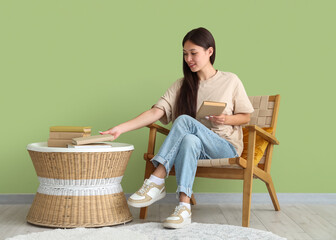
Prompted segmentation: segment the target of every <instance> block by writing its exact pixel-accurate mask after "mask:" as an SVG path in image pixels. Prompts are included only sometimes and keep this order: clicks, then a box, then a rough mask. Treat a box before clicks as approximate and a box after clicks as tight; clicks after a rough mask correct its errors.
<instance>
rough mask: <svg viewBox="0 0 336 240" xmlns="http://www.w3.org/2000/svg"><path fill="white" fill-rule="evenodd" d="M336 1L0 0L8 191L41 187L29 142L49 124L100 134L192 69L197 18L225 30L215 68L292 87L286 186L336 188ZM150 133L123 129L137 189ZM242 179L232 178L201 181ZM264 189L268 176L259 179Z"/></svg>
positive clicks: (285, 94) (2, 177) (282, 121)
mask: <svg viewBox="0 0 336 240" xmlns="http://www.w3.org/2000/svg"><path fill="white" fill-rule="evenodd" d="M335 10H336V4H335V1H333V0H330V1H323V0H322V1H317V0H316V1H308V0H284V1H272V0H271V1H270V0H267V1H266V0H263V1H261V0H260V1H257V0H254V1H252V0H251V1H243V0H237V1H226V0H225V1H199V0H197V1H196V0H193V1H158V0H152V1H144V0H143V1H102V0H96V1H87V0H78V1H77V0H76V1H69V0H58V1H46V0H41V1H37V0H32V1H24V0H22V1H15V0H8V1H3V0H0V31H1V32H0V34H1V35H0V68H1V70H0V81H1V88H0V91H1V94H0V104H1V118H0V121H1V122H0V123H1V125H0V126H1V138H0V139H1V140H0V146H1V150H0V164H1V165H0V193H34V192H35V191H36V189H37V186H38V181H37V177H36V174H35V171H34V168H33V165H32V163H31V160H30V158H29V155H28V153H27V151H26V145H27V144H28V143H32V142H40V141H45V140H47V138H48V131H49V126H53V125H90V126H92V127H93V134H98V131H99V130H106V129H108V128H110V127H112V126H115V125H117V124H119V123H121V122H123V121H126V120H129V119H130V118H133V117H135V116H137V115H138V114H140V113H141V112H143V111H145V110H147V109H149V108H150V107H151V106H152V105H153V104H154V103H155V102H156V101H157V100H158V99H159V97H160V96H161V95H162V94H163V93H164V91H165V90H166V89H167V88H168V87H169V86H170V85H171V84H172V83H173V82H174V81H175V80H176V79H177V78H179V77H181V76H182V46H181V41H182V38H183V36H184V35H185V34H186V33H187V32H188V31H189V30H191V29H193V28H196V27H199V26H203V27H206V28H208V29H209V30H210V31H211V32H212V33H213V35H214V37H215V39H216V43H217V59H216V62H215V68H216V69H220V70H222V71H230V72H234V73H236V74H238V76H239V77H240V79H241V80H242V81H243V83H244V85H245V88H246V90H247V93H248V94H249V95H269V94H281V96H282V100H281V104H280V115H279V121H278V129H277V137H278V139H279V141H280V146H276V147H275V151H274V157H273V164H272V175H273V180H274V183H275V188H276V190H277V191H278V192H300V193H305V192H314V193H320V192H325V193H330V192H335V186H334V182H335V174H334V172H335V170H334V169H335V168H336V161H335V160H336V159H335V154H334V149H335V147H334V139H335V137H334V136H335V127H334V126H333V122H334V118H335V113H334V106H333V105H334V104H333V103H335V100H334V99H333V96H335V94H334V87H335V74H334V71H335V56H336V47H335V42H336V32H335V22H336V17H335V14H334V13H335ZM147 138H148V129H147V128H144V129H140V130H136V131H133V132H129V133H126V134H124V135H122V136H121V137H120V138H119V139H118V141H119V142H126V143H131V144H133V145H134V146H135V151H134V153H133V155H132V157H131V160H130V162H129V165H128V167H127V170H126V172H125V176H124V179H123V182H122V185H123V188H124V191H125V192H127V193H131V192H134V191H135V190H137V189H138V188H139V187H140V185H141V184H142V181H143V174H144V163H145V162H144V160H143V158H142V156H143V153H144V151H145V150H146V142H147ZM161 141H162V139H161ZM168 183H169V184H168V190H169V191H170V192H174V191H175V189H176V183H175V178H174V177H170V178H169V180H168ZM241 190H242V184H241V181H230V180H224V181H223V180H209V179H197V180H196V181H195V186H194V191H196V192H241ZM254 191H255V192H265V191H266V188H265V186H264V184H263V183H262V182H260V181H255V184H254Z"/></svg>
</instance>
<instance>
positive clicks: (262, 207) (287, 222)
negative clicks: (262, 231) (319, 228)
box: [254, 204, 312, 240]
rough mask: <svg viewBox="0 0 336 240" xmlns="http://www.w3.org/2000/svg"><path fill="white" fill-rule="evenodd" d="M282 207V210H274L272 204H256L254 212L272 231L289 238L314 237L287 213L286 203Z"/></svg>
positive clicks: (303, 238)
mask: <svg viewBox="0 0 336 240" xmlns="http://www.w3.org/2000/svg"><path fill="white" fill-rule="evenodd" d="M281 207H282V210H281V211H274V208H273V206H272V205H270V204H258V205H257V204H256V205H254V213H255V215H256V216H257V217H258V218H259V220H260V221H261V222H262V223H263V224H264V225H265V226H266V228H267V229H268V231H270V232H272V233H275V234H277V235H279V236H281V237H285V238H288V239H300V240H301V239H302V240H308V239H312V238H311V236H310V235H309V234H307V233H306V232H305V231H304V230H303V229H302V227H301V226H299V225H298V224H297V223H296V222H294V221H293V220H292V219H291V218H290V217H288V216H287V215H286V214H285V212H284V211H283V209H285V208H286V207H285V206H284V205H282V206H281Z"/></svg>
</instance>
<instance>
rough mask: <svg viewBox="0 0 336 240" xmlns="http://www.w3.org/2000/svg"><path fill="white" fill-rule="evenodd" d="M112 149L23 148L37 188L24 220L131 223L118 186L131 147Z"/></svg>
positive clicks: (66, 223) (60, 223)
mask: <svg viewBox="0 0 336 240" xmlns="http://www.w3.org/2000/svg"><path fill="white" fill-rule="evenodd" d="M109 144H111V145H112V148H85V149H84V148H83V149H77V148H56V147H47V143H46V142H40V143H32V144H29V145H28V146H27V150H28V152H29V155H30V157H31V159H32V162H33V164H34V167H35V171H36V174H37V176H38V179H39V181H40V186H39V188H38V190H37V193H36V195H35V198H34V201H33V204H32V206H31V208H30V210H29V212H28V215H27V221H28V222H29V223H32V224H36V225H41V226H48V227H62V228H73V227H100V226H110V225H116V224H121V223H125V222H129V221H131V220H132V215H131V213H130V211H129V208H128V205H127V202H126V198H125V195H124V193H123V190H122V187H121V184H120V182H121V179H122V177H123V175H124V172H125V169H126V166H127V163H128V160H129V158H130V156H131V154H132V152H133V150H134V147H133V145H130V144H125V143H117V142H110V143H109Z"/></svg>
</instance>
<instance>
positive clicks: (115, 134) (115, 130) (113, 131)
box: [100, 126, 122, 140]
mask: <svg viewBox="0 0 336 240" xmlns="http://www.w3.org/2000/svg"><path fill="white" fill-rule="evenodd" d="M100 134H101V135H106V134H110V135H112V136H113V137H114V140H116V139H117V138H118V137H119V136H120V135H121V134H122V131H121V129H120V127H119V126H116V127H113V128H110V129H108V130H106V131H104V132H100Z"/></svg>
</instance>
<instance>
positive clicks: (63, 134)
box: [49, 132, 91, 139]
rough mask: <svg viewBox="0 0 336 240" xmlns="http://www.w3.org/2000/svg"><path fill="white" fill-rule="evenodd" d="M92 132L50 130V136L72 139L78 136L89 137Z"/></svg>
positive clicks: (52, 137)
mask: <svg viewBox="0 0 336 240" xmlns="http://www.w3.org/2000/svg"><path fill="white" fill-rule="evenodd" d="M90 135H91V133H79V132H50V133H49V138H51V139H72V138H78V137H88V136H90Z"/></svg>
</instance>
